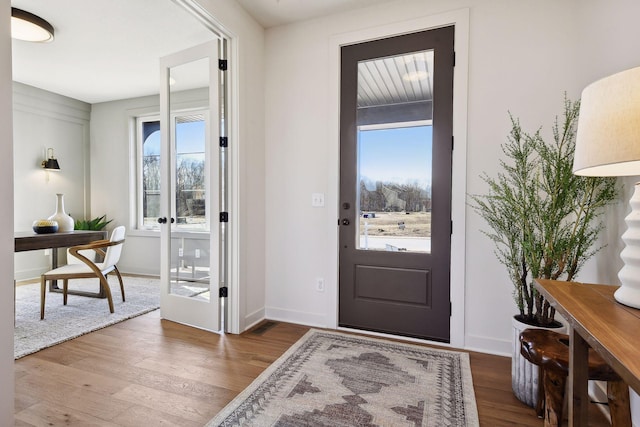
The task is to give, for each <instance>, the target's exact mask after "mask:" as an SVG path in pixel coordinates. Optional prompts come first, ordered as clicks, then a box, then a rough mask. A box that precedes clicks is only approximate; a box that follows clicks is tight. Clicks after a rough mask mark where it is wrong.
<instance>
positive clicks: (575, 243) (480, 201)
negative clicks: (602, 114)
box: [470, 97, 617, 326]
mask: <svg viewBox="0 0 640 427" xmlns="http://www.w3.org/2000/svg"><path fill="white" fill-rule="evenodd" d="M579 111H580V102H579V101H576V102H572V101H570V100H568V99H567V98H566V97H565V101H564V115H563V116H562V117H561V118H558V117H556V119H555V121H554V124H553V128H552V130H553V140H552V141H546V140H545V139H544V138H543V137H542V135H541V128H539V129H538V130H537V131H536V132H535V133H532V134H531V133H527V132H525V131H524V130H523V129H522V127H521V126H520V121H519V119H517V118H514V117H513V116H512V115H510V116H509V117H510V120H511V131H510V133H509V136H508V137H507V142H506V143H505V144H503V145H502V151H503V153H504V155H505V160H501V161H500V167H501V172H499V173H498V174H497V177H495V178H493V177H490V176H489V175H487V174H486V173H484V174H483V175H482V179H483V181H484V182H485V183H486V184H487V185H488V187H489V190H488V192H487V194H484V195H472V196H470V197H471V200H472V203H471V206H472V208H473V209H474V210H475V211H476V212H477V213H478V214H479V215H481V216H482V218H484V220H485V221H486V222H487V224H488V226H489V229H488V230H486V231H483V232H484V233H485V234H486V235H487V236H488V237H489V238H490V239H491V240H492V241H493V242H494V243H495V245H496V249H495V254H496V256H497V257H498V260H499V261H500V263H501V264H503V265H504V266H505V267H506V268H507V271H508V273H509V277H510V279H511V282H512V283H513V287H514V291H513V296H514V299H515V302H516V305H517V306H518V309H519V311H520V314H519V316H517V318H518V320H520V321H522V322H524V323H527V324H531V325H536V326H552V325H554V323H557V322H555V319H554V316H555V310H554V309H553V308H552V307H551V306H550V305H549V303H548V302H547V301H546V300H545V299H544V297H543V296H542V295H540V294H539V293H538V292H537V291H536V289H535V288H534V287H533V279H535V278H544V279H553V280H565V281H572V280H574V279H575V277H576V275H577V274H578V272H579V271H580V269H581V267H582V266H583V265H584V263H585V261H587V260H588V259H589V258H591V257H592V256H593V255H594V254H595V253H596V252H598V251H599V250H600V249H601V248H602V247H601V246H600V247H599V246H596V242H597V239H598V234H599V233H600V231H601V230H602V229H603V227H604V224H603V222H602V218H601V217H602V214H603V207H604V206H605V205H607V204H608V203H610V202H611V201H613V200H614V199H615V198H616V197H617V187H616V183H615V182H616V181H615V179H613V178H592V177H581V176H577V175H574V174H573V172H572V169H573V154H574V150H575V137H576V126H577V123H578V113H579Z"/></svg>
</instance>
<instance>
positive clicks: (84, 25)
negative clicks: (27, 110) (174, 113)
mask: <svg viewBox="0 0 640 427" xmlns="http://www.w3.org/2000/svg"><path fill="white" fill-rule="evenodd" d="M224 1H231V0H224ZM235 1H237V2H238V3H240V4H241V5H242V7H243V8H245V10H247V12H248V13H249V14H251V15H252V16H254V17H255V19H256V20H257V21H258V22H259V23H260V24H261V25H263V26H264V27H271V26H274V25H281V24H285V23H291V22H295V21H300V20H306V19H310V18H315V17H319V16H324V15H329V14H332V13H337V12H342V11H346V10H353V9H357V8H360V7H365V6H370V5H372V4H374V3H383V2H388V1H391V0H235ZM12 6H13V7H17V8H19V9H23V10H26V11H28V12H31V13H34V14H36V15H38V16H40V17H42V18H44V19H46V20H47V21H49V22H50V23H51V24H52V25H53V27H54V29H55V39H54V40H53V41H52V42H50V43H29V42H24V41H19V40H13V43H12V48H13V78H14V80H16V81H18V82H21V83H25V84H28V85H31V86H35V87H39V88H41V89H45V90H48V91H51V92H54V93H58V94H61V95H65V96H69V97H71V98H75V99H79V100H81V101H85V102H88V103H91V104H93V103H98V102H104V101H111V100H116V99H126V98H132V97H137V96H144V95H151V94H156V93H157V92H158V90H157V88H158V86H159V83H158V80H159V65H158V58H160V57H162V56H165V55H168V54H171V53H174V52H177V51H180V50H182V49H185V48H187V47H190V46H194V45H197V44H200V43H202V42H204V41H208V40H213V39H214V35H213V34H212V33H211V32H209V31H208V30H206V29H205V28H204V26H203V25H201V24H200V23H198V22H197V21H196V20H195V18H193V17H192V16H190V15H189V14H188V13H187V12H185V11H184V10H183V9H182V8H181V7H180V6H178V5H176V4H175V3H174V2H173V1H171V0H108V1H97V0H47V1H43V0H13V1H12Z"/></svg>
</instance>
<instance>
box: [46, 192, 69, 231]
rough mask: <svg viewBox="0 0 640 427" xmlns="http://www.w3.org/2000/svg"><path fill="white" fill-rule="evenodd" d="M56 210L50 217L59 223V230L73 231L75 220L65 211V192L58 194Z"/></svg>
mask: <svg viewBox="0 0 640 427" xmlns="http://www.w3.org/2000/svg"><path fill="white" fill-rule="evenodd" d="M56 197H57V199H56V212H55V213H54V214H53V215H51V216H50V217H49V218H48V219H50V220H53V221H56V222H57V223H58V232H60V231H73V227H74V223H75V221H74V220H73V218H71V216H70V215H67V213H66V212H65V211H64V194H61V193H58V194H56Z"/></svg>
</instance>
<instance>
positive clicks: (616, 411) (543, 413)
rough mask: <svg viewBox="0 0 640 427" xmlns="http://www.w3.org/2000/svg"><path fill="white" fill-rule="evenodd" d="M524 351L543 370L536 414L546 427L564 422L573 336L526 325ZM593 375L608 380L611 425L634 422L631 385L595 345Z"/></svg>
mask: <svg viewBox="0 0 640 427" xmlns="http://www.w3.org/2000/svg"><path fill="white" fill-rule="evenodd" d="M520 353H521V354H522V356H524V358H525V359H527V360H528V361H529V362H531V363H533V364H534V365H537V366H538V368H539V370H540V371H539V374H540V375H539V379H540V380H539V382H538V402H537V405H536V414H537V415H538V417H540V418H544V425H545V427H552V426H553V427H555V426H560V425H561V424H562V411H563V406H564V395H565V385H566V381H567V376H568V374H569V336H568V335H565V334H560V333H557V332H553V331H549V330H546V329H525V330H524V331H522V332H521V333H520ZM589 379H590V380H598V381H607V397H608V400H609V402H608V403H609V410H610V413H611V425H612V426H614V427H616V426H618V427H619V426H625V427H626V426H630V425H631V409H630V407H629V386H628V385H627V384H625V383H624V381H622V379H621V378H620V377H619V376H618V374H616V372H615V371H614V370H613V369H611V367H610V366H609V365H608V364H607V363H606V362H605V361H604V360H603V359H602V357H600V355H599V354H598V353H596V352H595V351H594V350H593V349H589Z"/></svg>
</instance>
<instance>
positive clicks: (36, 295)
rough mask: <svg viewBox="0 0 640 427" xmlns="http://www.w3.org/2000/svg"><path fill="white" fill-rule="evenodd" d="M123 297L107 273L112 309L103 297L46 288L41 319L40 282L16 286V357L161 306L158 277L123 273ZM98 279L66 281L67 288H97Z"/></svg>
mask: <svg viewBox="0 0 640 427" xmlns="http://www.w3.org/2000/svg"><path fill="white" fill-rule="evenodd" d="M123 281H124V292H125V296H126V301H125V302H122V294H121V292H120V285H119V283H118V278H117V277H115V276H109V287H110V288H111V295H112V298H113V305H114V313H110V312H109V303H108V302H107V300H106V299H105V298H90V297H82V296H77V295H69V297H68V298H69V299H68V301H67V305H66V306H65V305H63V304H62V294H61V293H52V292H48V291H47V295H46V303H45V313H44V320H40V283H33V284H26V285H19V286H16V316H15V329H14V357H15V358H16V359H19V358H21V357H23V356H26V355H28V354H31V353H35V352H37V351H39V350H42V349H43V348H46V347H50V346H52V345H55V344H59V343H61V342H64V341H67V340H70V339H72V338H76V337H79V336H81V335H84V334H86V333H89V332H92V331H95V330H98V329H101V328H104V327H107V326H109V325H113V324H115V323H118V322H122V321H123V320H126V319H130V318H132V317H135V316H139V315H141V314H144V313H147V312H149V311H152V310H156V309H157V308H159V306H160V287H159V286H160V281H159V280H158V279H154V278H149V277H132V276H123ZM99 287H100V286H99V282H98V279H78V280H71V281H69V289H76V290H85V291H90V292H97V291H98V290H99Z"/></svg>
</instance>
